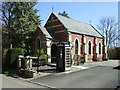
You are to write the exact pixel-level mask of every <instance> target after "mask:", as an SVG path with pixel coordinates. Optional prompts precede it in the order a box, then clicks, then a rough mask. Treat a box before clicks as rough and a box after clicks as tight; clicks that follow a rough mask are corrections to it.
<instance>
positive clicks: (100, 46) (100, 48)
mask: <svg viewBox="0 0 120 90" xmlns="http://www.w3.org/2000/svg"><path fill="white" fill-rule="evenodd" d="M99 54H101V44H100V43H99Z"/></svg>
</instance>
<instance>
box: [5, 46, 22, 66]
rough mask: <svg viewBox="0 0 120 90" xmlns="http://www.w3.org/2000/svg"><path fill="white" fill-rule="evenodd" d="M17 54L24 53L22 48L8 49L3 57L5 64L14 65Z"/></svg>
mask: <svg viewBox="0 0 120 90" xmlns="http://www.w3.org/2000/svg"><path fill="white" fill-rule="evenodd" d="M18 55H24V49H23V48H13V49H9V50H8V51H7V54H6V57H5V65H7V66H8V67H9V66H10V67H11V66H12V67H15V66H16V61H17V56H18Z"/></svg>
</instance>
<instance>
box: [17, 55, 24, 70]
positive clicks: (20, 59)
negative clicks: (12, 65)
mask: <svg viewBox="0 0 120 90" xmlns="http://www.w3.org/2000/svg"><path fill="white" fill-rule="evenodd" d="M23 58H24V56H22V55H19V56H18V63H17V68H18V69H20V68H21V67H22V63H21V62H22V59H23Z"/></svg>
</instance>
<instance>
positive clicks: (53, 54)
mask: <svg viewBox="0 0 120 90" xmlns="http://www.w3.org/2000/svg"><path fill="white" fill-rule="evenodd" d="M51 63H55V64H56V63H57V45H56V44H52V46H51Z"/></svg>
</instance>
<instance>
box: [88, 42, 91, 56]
mask: <svg viewBox="0 0 120 90" xmlns="http://www.w3.org/2000/svg"><path fill="white" fill-rule="evenodd" d="M88 54H89V55H91V42H90V41H89V42H88Z"/></svg>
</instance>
